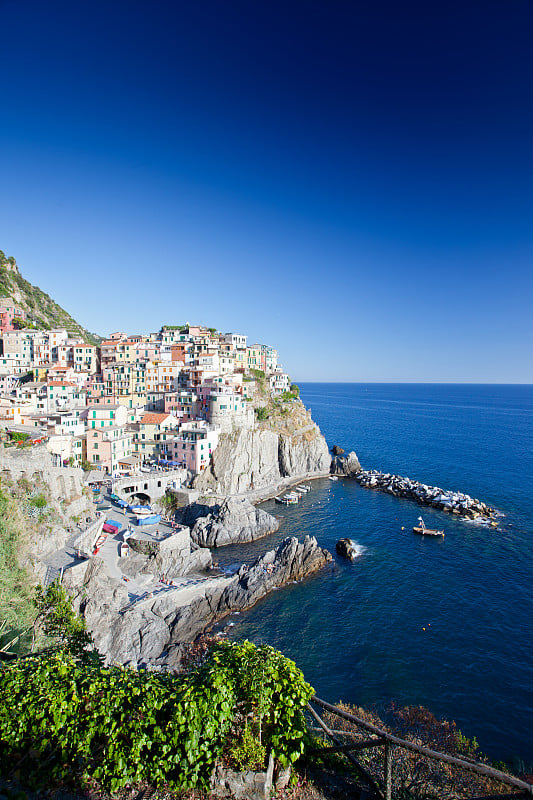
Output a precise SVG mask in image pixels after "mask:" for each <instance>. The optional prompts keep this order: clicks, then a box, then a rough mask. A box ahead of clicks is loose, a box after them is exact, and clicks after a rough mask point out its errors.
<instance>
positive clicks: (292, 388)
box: [290, 383, 300, 397]
mask: <svg viewBox="0 0 533 800" xmlns="http://www.w3.org/2000/svg"><path fill="white" fill-rule="evenodd" d="M290 391H291V394H293V395H295V397H300V387H299V386H298V384H297V383H291V386H290Z"/></svg>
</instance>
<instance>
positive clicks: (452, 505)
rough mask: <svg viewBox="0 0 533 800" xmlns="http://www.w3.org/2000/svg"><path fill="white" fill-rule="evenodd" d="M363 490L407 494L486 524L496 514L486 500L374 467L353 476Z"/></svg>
mask: <svg viewBox="0 0 533 800" xmlns="http://www.w3.org/2000/svg"><path fill="white" fill-rule="evenodd" d="M353 477H354V478H355V480H356V481H358V482H359V483H360V484H361V486H364V487H365V488H366V489H377V490H379V491H381V492H387V493H388V494H392V495H394V496H395V497H407V498H409V499H410V500H416V501H417V502H419V503H422V504H423V505H426V506H432V507H433V508H439V509H440V510H441V511H448V512H449V513H451V514H456V515H458V516H461V517H465V518H466V519H475V520H477V521H478V522H487V523H490V522H491V521H492V519H493V518H494V517H495V516H497V512H496V511H495V509H493V508H490V506H488V505H487V504H486V503H482V502H481V501H480V500H475V499H473V498H472V497H470V495H468V494H463V492H451V491H448V490H445V489H440V488H439V487H438V486H427V485H426V484H425V483H419V482H418V481H414V480H411V478H402V477H401V475H391V474H390V473H384V472H378V471H377V470H374V469H370V470H367V469H362V470H360V471H359V472H357V474H355V475H354V476H353Z"/></svg>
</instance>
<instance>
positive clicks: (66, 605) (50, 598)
mask: <svg viewBox="0 0 533 800" xmlns="http://www.w3.org/2000/svg"><path fill="white" fill-rule="evenodd" d="M34 605H35V608H36V609H37V616H36V617H35V619H34V622H33V626H32V629H33V641H34V643H35V640H36V638H37V637H38V636H39V634H41V636H45V637H46V639H47V640H48V641H50V642H51V643H52V644H53V645H54V646H55V647H56V648H57V649H58V650H60V651H62V652H64V653H69V654H70V655H72V656H73V657H75V658H76V659H78V660H79V661H80V662H81V663H85V664H97V665H99V664H100V663H101V659H100V656H99V655H98V653H97V652H96V651H95V650H94V646H93V642H92V639H91V636H90V634H89V633H88V632H87V628H86V625H85V620H84V619H83V618H82V617H79V616H78V615H77V614H75V613H74V610H73V608H72V602H71V600H70V597H69V596H68V594H67V592H66V591H65V589H64V588H63V587H62V586H61V584H60V583H59V581H55V582H54V583H52V584H50V586H47V587H46V589H44V588H43V587H42V586H37V588H36V589H35V598H34Z"/></svg>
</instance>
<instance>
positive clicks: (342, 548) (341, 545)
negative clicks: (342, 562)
mask: <svg viewBox="0 0 533 800" xmlns="http://www.w3.org/2000/svg"><path fill="white" fill-rule="evenodd" d="M335 550H336V551H337V553H338V554H339V555H340V556H344V558H348V559H349V560H350V561H355V559H356V558H357V556H358V552H357V550H356V549H355V547H354V545H353V542H352V540H351V539H348V538H343V539H339V541H338V542H337V544H336V545H335Z"/></svg>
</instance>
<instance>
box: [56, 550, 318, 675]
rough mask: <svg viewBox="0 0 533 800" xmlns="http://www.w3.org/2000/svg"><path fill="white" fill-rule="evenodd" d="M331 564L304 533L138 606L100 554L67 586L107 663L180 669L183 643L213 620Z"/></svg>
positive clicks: (71, 577)
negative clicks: (226, 571)
mask: <svg viewBox="0 0 533 800" xmlns="http://www.w3.org/2000/svg"><path fill="white" fill-rule="evenodd" d="M330 561H331V554H330V553H328V551H327V550H324V549H323V548H321V547H319V546H318V544H317V541H316V539H314V538H311V537H309V536H306V537H305V539H304V541H303V542H298V540H297V539H295V538H292V539H291V538H289V539H285V540H284V541H283V542H282V543H281V544H280V545H279V546H278V547H277V549H276V550H270V551H268V552H267V553H265V555H264V556H262V557H261V558H259V559H257V560H256V561H255V562H254V564H252V565H251V566H250V567H246V566H245V565H243V566H242V567H241V569H240V570H239V572H238V573H237V574H236V575H233V576H231V577H220V578H210V579H204V580H199V581H198V580H192V581H191V583H190V585H188V586H184V587H182V588H181V589H178V588H176V589H173V590H171V591H167V590H163V591H158V592H154V593H153V594H152V593H151V592H150V593H149V594H148V595H146V596H145V597H141V598H140V599H138V600H136V601H135V600H134V601H133V602H132V600H131V597H130V596H129V593H128V588H127V586H126V585H125V584H124V583H122V582H121V581H118V580H116V579H114V578H112V577H111V576H110V575H109V574H108V573H107V570H106V565H105V564H104V562H103V561H102V560H101V559H100V558H97V557H96V558H93V559H91V561H90V562H89V564H88V565H86V564H80V565H79V566H78V567H74V568H73V569H72V570H69V572H68V573H67V574H66V575H67V580H66V585H67V588H70V589H71V590H72V591H73V593H74V594H75V599H74V604H75V608H76V610H80V611H81V612H82V614H83V616H84V618H85V620H86V622H87V627H88V629H89V631H90V632H91V634H92V636H93V639H94V642H95V644H96V647H97V648H98V650H99V652H100V653H102V655H105V657H106V659H107V662H108V663H119V664H126V665H130V666H134V667H138V666H141V665H142V664H150V665H154V664H156V665H161V664H163V665H166V666H177V665H178V664H179V659H180V643H182V642H192V641H194V639H195V638H196V637H197V636H198V635H199V634H200V633H202V631H204V630H205V628H206V626H207V625H209V624H210V623H212V622H213V621H214V620H217V619H220V618H221V617H224V616H226V614H229V613H230V612H232V611H236V610H238V611H240V610H243V609H246V608H250V607H251V606H253V605H254V604H255V603H256V602H257V601H258V600H260V599H261V598H262V597H264V596H265V595H267V594H268V593H269V592H271V591H272V590H273V589H277V588H278V587H280V586H284V585H285V584H287V583H290V582H292V581H297V580H300V579H301V578H304V577H306V576H308V575H312V574H313V573H315V572H317V571H318V570H319V569H321V568H322V567H323V566H325V565H326V564H327V563H328V562H330ZM76 570H79V573H78V574H77V575H76V574H74V573H75V571H76ZM82 571H83V574H82ZM80 587H81V588H80Z"/></svg>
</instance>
